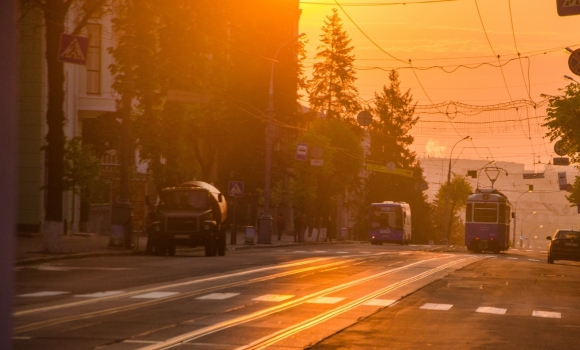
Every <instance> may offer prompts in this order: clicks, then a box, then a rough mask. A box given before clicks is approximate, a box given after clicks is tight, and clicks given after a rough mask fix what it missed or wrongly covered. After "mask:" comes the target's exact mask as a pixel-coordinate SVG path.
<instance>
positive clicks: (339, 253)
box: [336, 252, 350, 254]
mask: <svg viewBox="0 0 580 350" xmlns="http://www.w3.org/2000/svg"><path fill="white" fill-rule="evenodd" d="M348 253H350V252H336V254H348Z"/></svg>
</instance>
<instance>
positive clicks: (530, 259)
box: [528, 259, 540, 261]
mask: <svg viewBox="0 0 580 350" xmlns="http://www.w3.org/2000/svg"><path fill="white" fill-rule="evenodd" d="M528 260H529V261H540V260H537V259H528Z"/></svg>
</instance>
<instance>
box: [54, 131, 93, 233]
mask: <svg viewBox="0 0 580 350" xmlns="http://www.w3.org/2000/svg"><path fill="white" fill-rule="evenodd" d="M100 170H101V160H100V159H99V158H97V157H96V156H95V152H94V151H93V148H92V147H91V146H90V145H85V144H83V143H82V139H81V138H80V137H74V138H72V139H70V140H66V142H65V157H64V176H63V185H64V189H65V190H67V191H71V192H72V199H73V202H72V208H73V214H72V216H71V227H73V228H74V224H75V215H74V212H75V204H74V203H75V198H76V194H79V193H80V194H81V195H82V199H81V200H88V201H89V202H90V201H91V198H92V196H93V195H97V194H98V192H99V191H98V190H97V188H98V187H99V185H98V182H99V181H98V178H99V173H100Z"/></svg>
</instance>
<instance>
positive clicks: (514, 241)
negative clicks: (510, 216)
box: [512, 190, 533, 248]
mask: <svg viewBox="0 0 580 350" xmlns="http://www.w3.org/2000/svg"><path fill="white" fill-rule="evenodd" d="M530 192H533V191H531V190H529V191H527V192H523V193H521V194H520V195H519V196H518V198H517V199H516V204H515V205H514V233H513V235H512V247H513V248H515V246H516V224H517V222H518V214H517V212H518V201H519V200H520V197H521V196H522V195H524V194H526V193H530ZM522 225H523V223H522Z"/></svg>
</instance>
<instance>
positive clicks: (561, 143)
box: [554, 140, 567, 157]
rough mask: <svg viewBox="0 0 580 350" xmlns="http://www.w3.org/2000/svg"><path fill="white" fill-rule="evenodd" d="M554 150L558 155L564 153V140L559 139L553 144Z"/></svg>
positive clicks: (563, 154)
mask: <svg viewBox="0 0 580 350" xmlns="http://www.w3.org/2000/svg"><path fill="white" fill-rule="evenodd" d="M554 152H556V154H557V155H559V156H560V157H562V156H565V155H566V153H567V152H566V148H565V147H564V141H562V140H560V141H558V142H556V143H555V144H554Z"/></svg>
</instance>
